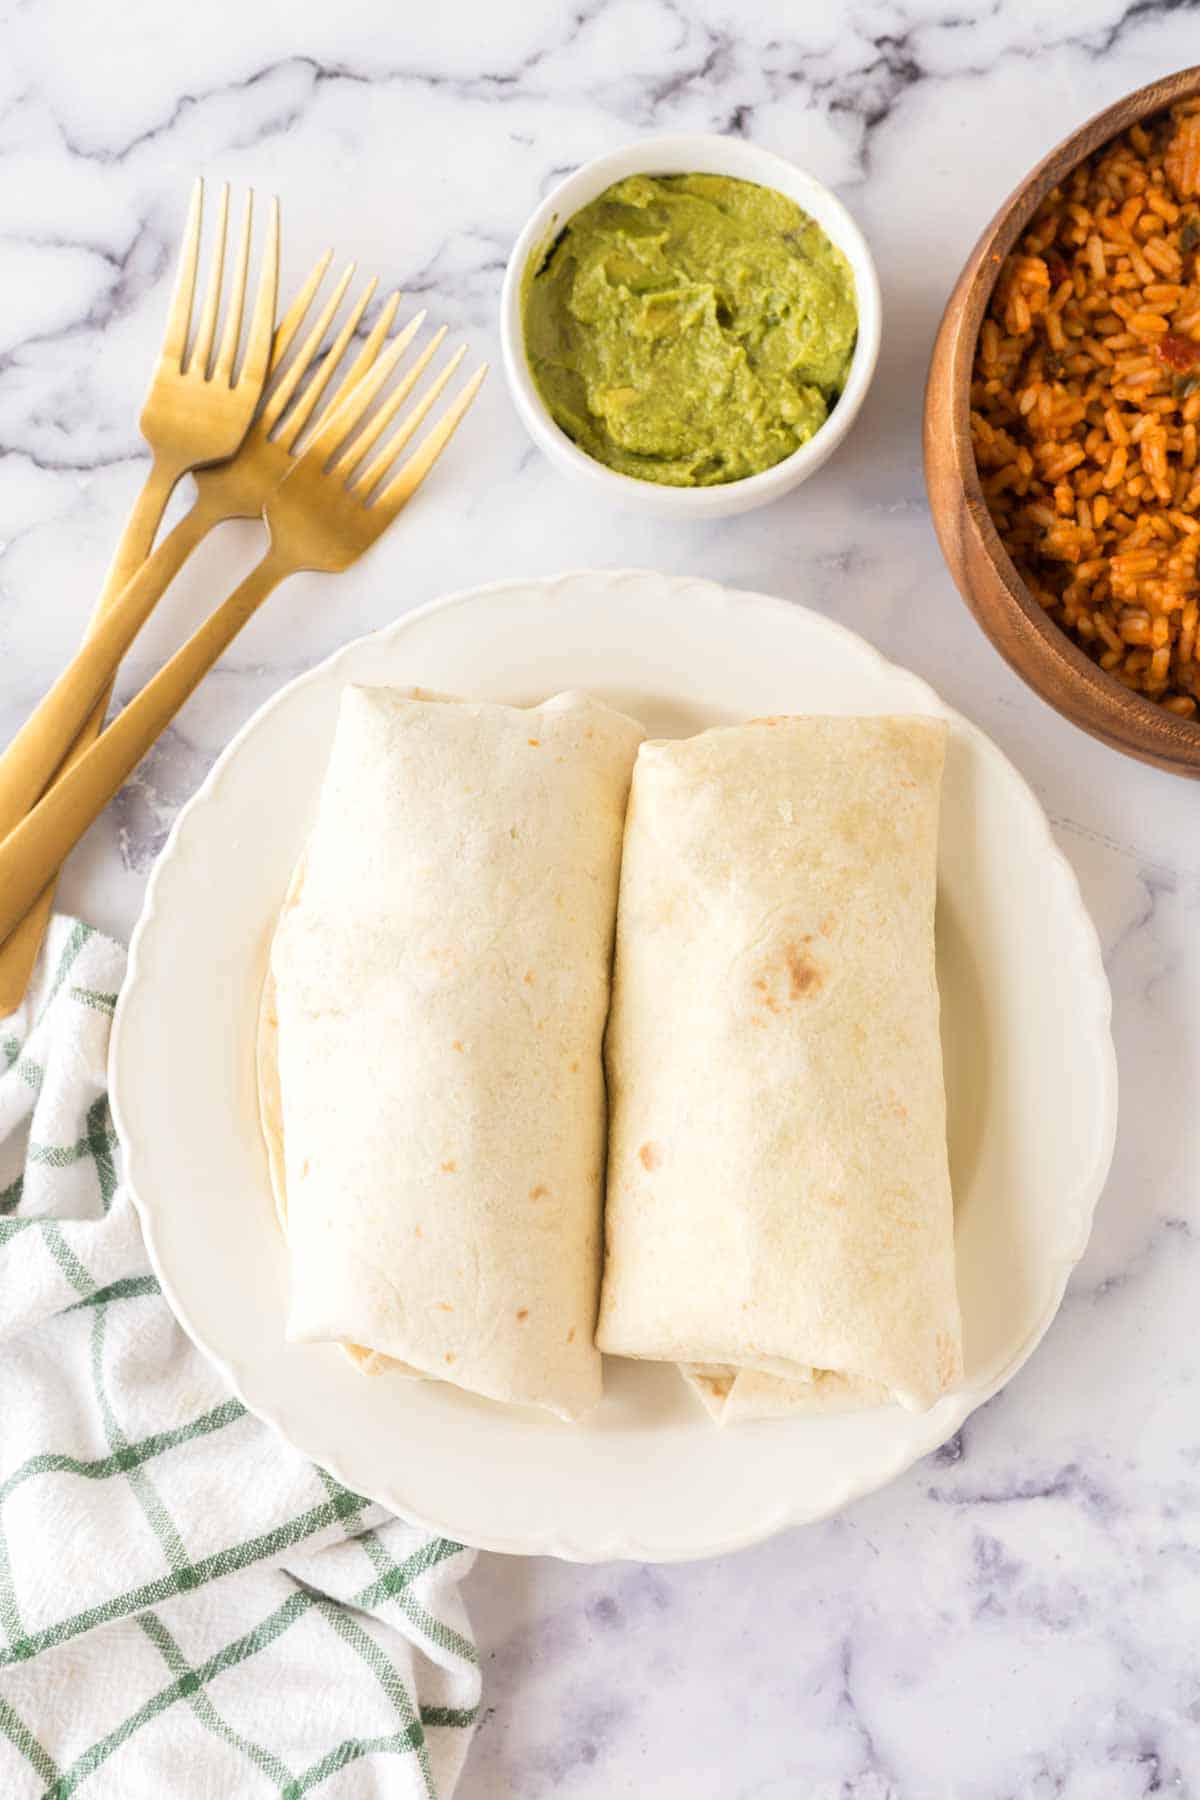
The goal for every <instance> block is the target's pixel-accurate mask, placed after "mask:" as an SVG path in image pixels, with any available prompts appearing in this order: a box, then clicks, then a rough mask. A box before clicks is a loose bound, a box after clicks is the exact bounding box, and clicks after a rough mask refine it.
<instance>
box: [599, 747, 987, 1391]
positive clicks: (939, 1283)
mask: <svg viewBox="0 0 1200 1800" xmlns="http://www.w3.org/2000/svg"><path fill="white" fill-rule="evenodd" d="M945 739H946V727H945V725H944V724H943V723H942V722H941V721H940V720H936V719H931V718H923V717H922V718H810V719H766V720H760V721H756V722H755V723H753V724H750V725H745V726H735V727H731V728H728V729H723V730H717V731H710V732H706V733H704V734H703V735H702V736H700V737H696V738H691V739H688V740H686V741H683V742H679V743H648V744H643V746H642V748H641V751H640V753H639V755H638V760H637V764H636V768H635V771H634V778H633V787H632V792H631V796H630V805H629V813H628V817H627V822H626V828H625V849H624V861H623V866H622V874H621V893H620V907H619V914H618V923H617V950H616V969H615V976H614V991H613V1007H612V1013H611V1017H610V1021H609V1029H608V1039H607V1066H608V1079H609V1105H610V1109H611V1112H610V1132H609V1166H608V1206H607V1221H606V1235H607V1253H606V1263H605V1276H604V1285H603V1293H602V1300H601V1315H600V1326H599V1331H598V1337H597V1341H598V1343H599V1344H600V1347H601V1349H602V1350H605V1351H609V1352H611V1353H613V1354H615V1355H618V1356H633V1357H653V1358H657V1359H660V1360H665V1361H671V1362H676V1363H678V1364H679V1365H680V1366H681V1369H682V1370H683V1372H684V1374H685V1377H686V1378H687V1379H688V1380H689V1381H690V1382H691V1384H692V1386H693V1387H694V1388H695V1390H696V1392H697V1394H698V1396H699V1397H700V1399H701V1400H702V1401H703V1402H704V1404H705V1405H706V1407H707V1408H708V1410H709V1411H710V1412H711V1413H712V1414H713V1416H714V1417H716V1418H718V1419H721V1420H722V1421H728V1420H730V1419H735V1418H748V1417H755V1416H761V1415H764V1414H772V1413H774V1414H778V1413H780V1412H794V1411H832V1410H844V1409H847V1408H852V1407H858V1406H863V1405H878V1404H881V1403H883V1402H887V1401H899V1402H900V1403H901V1404H902V1405H904V1406H907V1407H912V1408H920V1409H923V1408H926V1407H928V1406H930V1405H931V1404H932V1403H933V1402H934V1401H935V1400H936V1399H937V1398H938V1396H939V1395H940V1394H941V1393H943V1392H944V1391H945V1390H946V1389H947V1388H948V1387H950V1386H951V1385H952V1384H953V1383H954V1382H955V1381H956V1380H958V1379H959V1377H960V1375H961V1368H962V1350H961V1328H960V1321H959V1311H958V1301H957V1297H956V1292H955V1278H954V1221H953V1212H952V1204H951V1195H950V1181H949V1173H948V1168H947V1158H946V1120H945V1096H944V1089H943V1082H942V1059H941V1046H940V1041H939V1035H938V992H937V983H936V976H935V972H934V900H935V886H936V867H937V836H938V804H939V795H940V786H941V776H942V765H943V760H944V755H945Z"/></svg>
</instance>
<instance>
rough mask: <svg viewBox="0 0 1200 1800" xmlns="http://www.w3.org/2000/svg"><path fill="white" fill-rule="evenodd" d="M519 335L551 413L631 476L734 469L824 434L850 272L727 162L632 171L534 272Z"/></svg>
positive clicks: (695, 477)
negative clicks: (720, 166)
mask: <svg viewBox="0 0 1200 1800" xmlns="http://www.w3.org/2000/svg"><path fill="white" fill-rule="evenodd" d="M522 304H523V310H524V322H525V346H526V352H527V354H528V358H529V365H530V368H531V370H532V372H533V377H534V380H535V381H536V383H537V386H538V389H539V391H540V393H541V395H542V398H543V400H544V401H545V403H546V405H547V407H548V408H549V410H550V413H551V415H552V416H553V418H554V419H555V421H556V423H557V424H558V425H559V426H560V427H561V428H562V430H563V431H565V432H566V434H567V436H568V437H570V438H572V439H574V441H575V443H576V444H578V445H579V447H580V449H581V450H586V451H587V453H588V455H589V456H594V457H595V458H596V460H597V461H598V462H602V463H606V464H607V465H608V467H609V468H610V469H617V470H619V471H620V472H621V474H623V475H636V476H637V477H638V478H639V479H640V480H642V481H659V482H665V483H667V484H669V485H671V486H674V487H704V486H711V485H714V484H716V483H718V482H724V481H740V480H742V479H743V477H745V476H747V475H756V474H758V473H759V472H760V471H761V470H763V469H769V468H770V467H771V465H772V464H773V463H777V462H780V461H782V459H783V458H784V457H785V456H790V455H791V453H792V451H793V450H796V449H798V448H799V446H800V445H801V444H806V443H807V442H808V440H809V438H811V437H812V436H813V434H814V432H816V431H819V430H820V428H821V426H822V425H823V424H824V423H825V420H826V419H827V418H828V417H829V414H830V411H831V410H832V408H833V406H834V405H835V404H836V402H837V398H838V395H839V394H840V393H841V391H842V388H843V387H844V385H845V381H846V375H847V372H848V370H849V367H850V359H851V357H852V355H853V353H854V340H855V332H856V327H857V313H856V310H855V304H854V279H853V276H852V274H851V272H850V266H849V264H848V263H847V261H846V259H845V257H844V256H843V255H842V253H841V251H840V250H837V249H835V248H834V246H833V245H832V244H831V243H830V241H829V239H828V238H827V237H826V236H825V233H824V232H823V231H822V230H821V228H820V226H819V225H817V224H815V223H814V221H813V220H812V219H810V218H809V217H808V215H807V214H806V213H804V212H802V211H801V210H800V208H799V207H798V206H797V205H796V204H795V203H794V201H791V200H788V199H786V198H785V197H784V195H782V194H779V193H776V192H775V190H774V189H773V188H766V187H758V186H756V185H755V184H754V183H752V182H749V181H734V180H732V179H731V178H729V177H727V176H724V175H661V176H649V175H633V176H630V177H629V179H628V180H626V181H619V182H617V184H616V185H615V186H614V187H610V188H608V189H607V190H606V191H605V192H604V193H603V194H601V196H600V198H599V199H598V200H593V201H592V202H591V204H590V205H588V206H585V207H584V208H583V209H582V211H581V212H577V213H576V214H575V215H574V216H573V217H572V218H571V219H570V220H569V221H568V223H567V225H566V227H565V228H564V230H563V231H561V232H560V233H559V235H558V237H557V238H555V240H554V242H553V243H552V244H551V245H549V246H548V248H547V250H546V251H545V253H544V254H543V255H542V256H541V258H532V259H531V261H530V265H529V269H528V271H527V272H526V276H525V284H524V291H523V294H522Z"/></svg>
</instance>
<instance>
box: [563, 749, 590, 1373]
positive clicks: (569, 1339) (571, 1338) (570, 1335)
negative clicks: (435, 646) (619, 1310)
mask: <svg viewBox="0 0 1200 1800" xmlns="http://www.w3.org/2000/svg"><path fill="white" fill-rule="evenodd" d="M588 736H589V737H590V736H591V733H590V732H589V733H588ZM567 1342H568V1344H573V1343H574V1342H575V1327H574V1326H573V1325H572V1327H571V1329H570V1331H568V1333H567Z"/></svg>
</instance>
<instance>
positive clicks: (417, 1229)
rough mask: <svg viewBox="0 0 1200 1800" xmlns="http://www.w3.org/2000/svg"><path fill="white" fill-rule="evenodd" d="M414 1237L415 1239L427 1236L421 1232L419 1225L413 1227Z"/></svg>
mask: <svg viewBox="0 0 1200 1800" xmlns="http://www.w3.org/2000/svg"><path fill="white" fill-rule="evenodd" d="M413 1236H414V1237H424V1236H425V1233H424V1232H423V1231H422V1230H421V1227H420V1226H419V1225H414V1226H413Z"/></svg>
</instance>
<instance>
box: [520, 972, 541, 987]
mask: <svg viewBox="0 0 1200 1800" xmlns="http://www.w3.org/2000/svg"><path fill="white" fill-rule="evenodd" d="M521 979H522V981H523V982H524V983H525V986H526V987H532V986H533V984H534V982H535V981H536V980H537V976H536V975H535V974H534V972H533V970H532V969H526V971H525V973H524V975H523V976H522V977H521Z"/></svg>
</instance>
